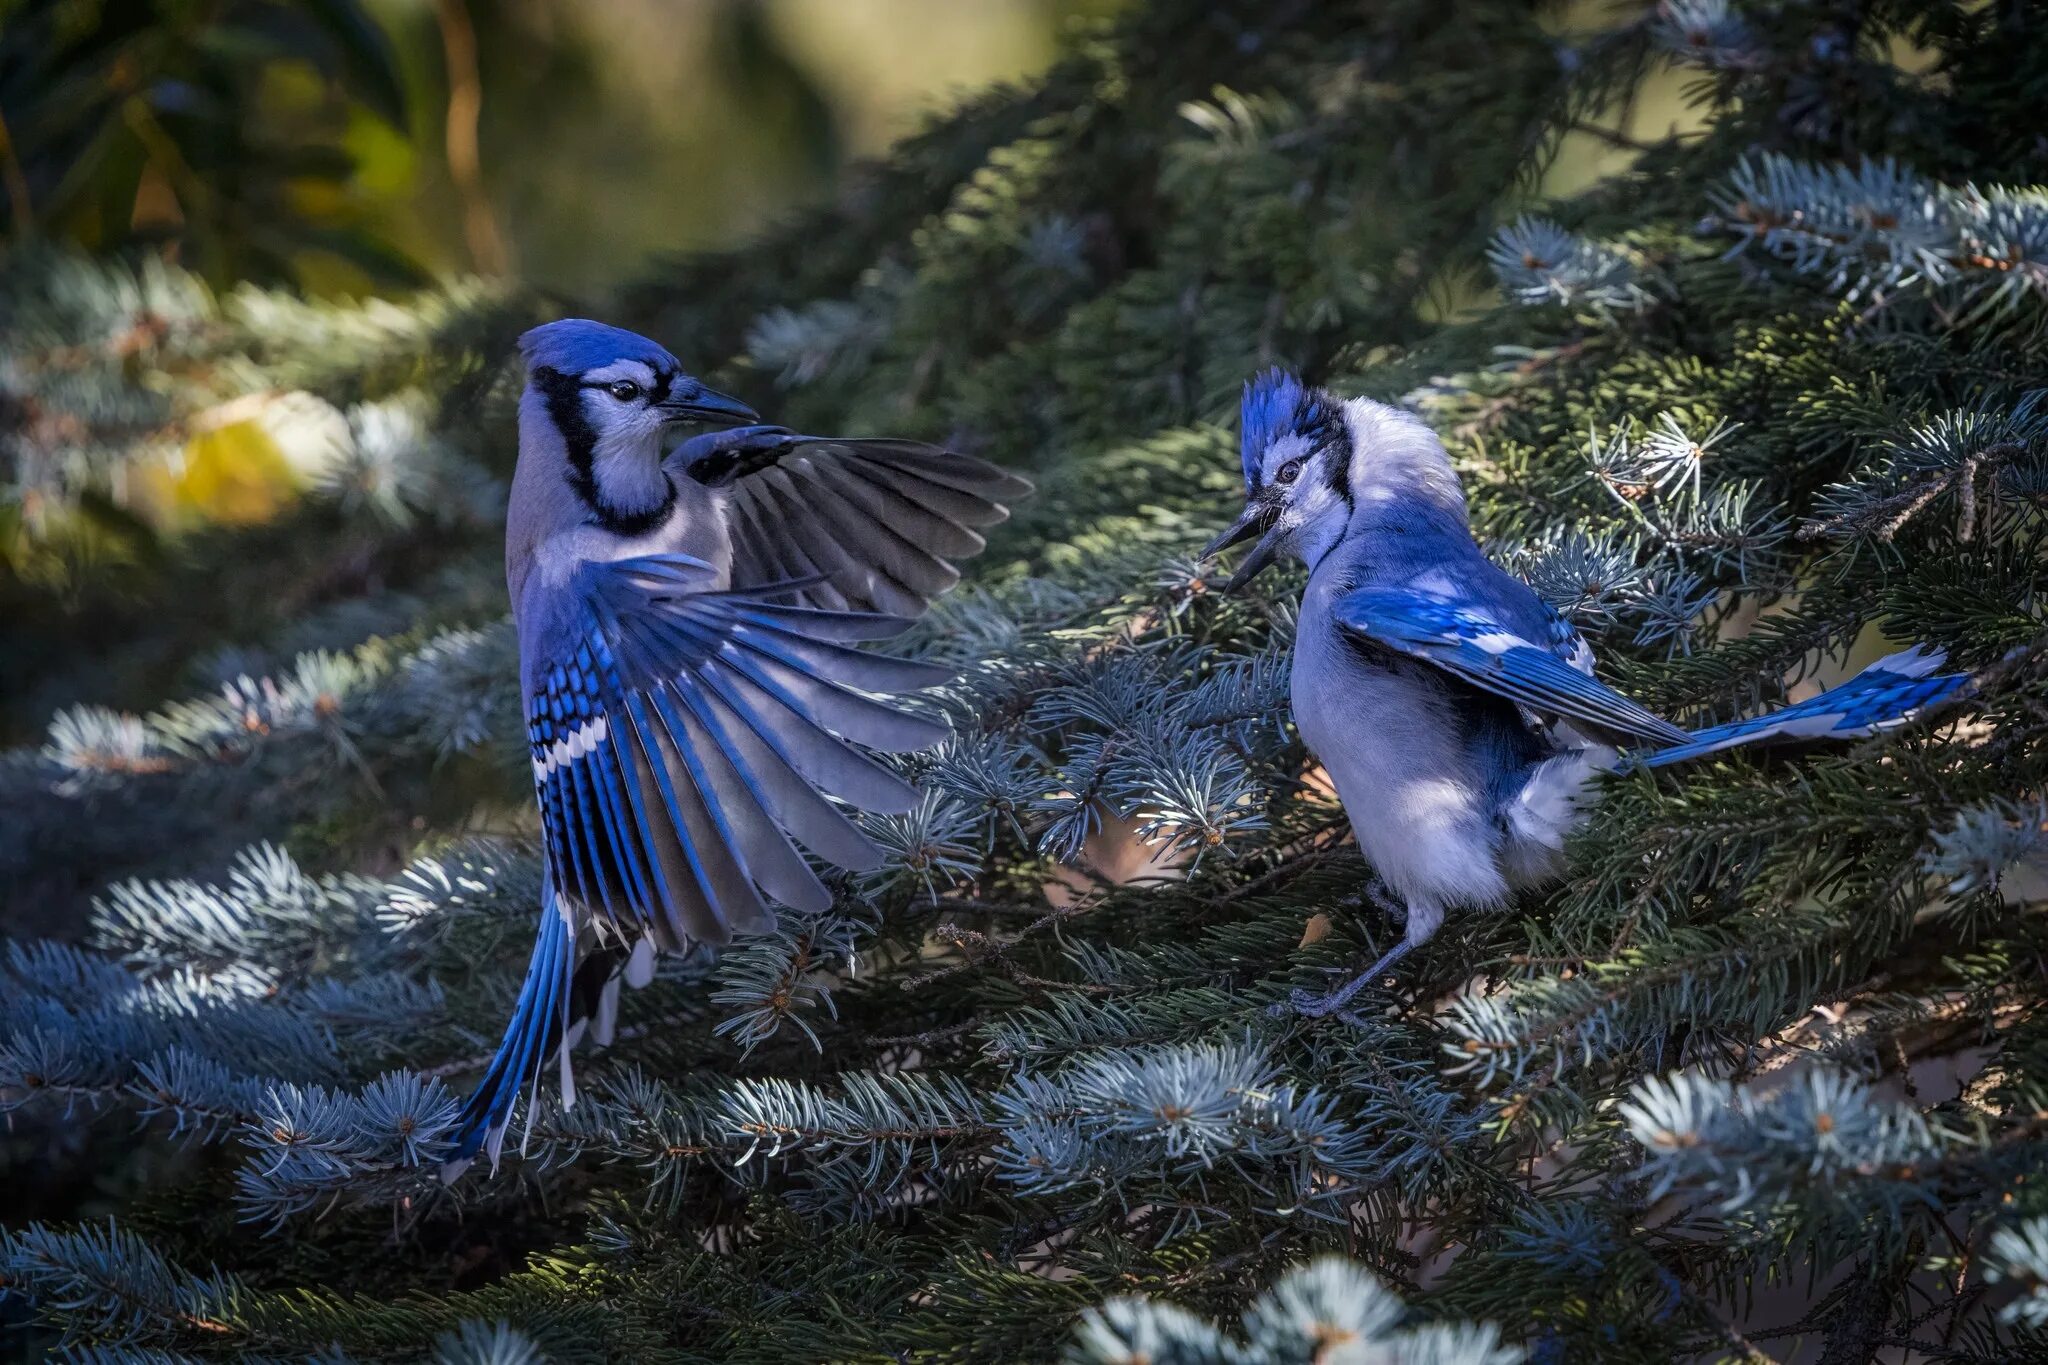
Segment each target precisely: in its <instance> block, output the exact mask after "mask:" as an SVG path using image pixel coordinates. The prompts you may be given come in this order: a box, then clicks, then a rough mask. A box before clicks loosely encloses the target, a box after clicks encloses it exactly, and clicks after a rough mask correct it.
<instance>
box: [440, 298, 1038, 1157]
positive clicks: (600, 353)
mask: <svg viewBox="0 0 2048 1365" xmlns="http://www.w3.org/2000/svg"><path fill="white" fill-rule="evenodd" d="M519 345H520V350H521V352H522V353H523V355H524V357H525V361H526V389H525V392H524V394H523V395H522V396H521V398H520V402H519V464H518V468H517V469H516V471H515V472H514V474H513V478H512V495H511V506H510V508H509V511H508V514H507V518H506V528H505V583H506V587H507V588H508V589H509V590H510V592H511V596H512V614H513V619H514V621H515V623H516V624H517V626H518V630H519V674H520V678H519V680H520V685H521V689H522V695H523V696H524V698H525V705H526V719H527V734H528V740H529V744H530V749H531V754H532V760H533V783H534V790H535V793H536V794H537V796H538V798H539V802H540V814H541V831H542V858H543V864H544V869H543V877H542V891H541V923H540V933H539V936H538V941H537V942H536V944H535V946H534V951H533V960H532V964H531V966H530V967H529V968H528V971H527V976H526V981H525V984H524V986H523V987H522V988H521V990H520V993H519V999H518V1003H517V1004H516V1005H515V1006H514V1008H513V1013H512V1019H511V1022H510V1023H509V1024H508V1025H507V1027H506V1030H505V1037H504V1041H503V1042H502V1044H500V1046H499V1049H498V1052H497V1055H496V1057H495V1058H493V1060H492V1061H491V1064H490V1067H489V1069H488V1070H487V1071H486V1073H485V1075H484V1078H483V1080H482V1081H481V1082H480V1083H479V1084H478V1086H477V1089H476V1091H475V1093H474V1094H473V1095H472V1096H471V1097H470V1100H469V1104H468V1107H467V1108H466V1109H465V1110H464V1112H463V1117H462V1122H461V1125H460V1128H459V1135H458V1140H457V1144H456V1149H455V1152H454V1159H453V1160H452V1161H451V1162H450V1164H449V1167H448V1170H447V1174H448V1176H449V1178H450V1179H453V1178H454V1177H455V1176H457V1175H459V1174H460V1173H461V1171H462V1170H463V1169H464V1168H465V1167H466V1166H467V1165H468V1164H469V1161H470V1160H471V1159H472V1158H474V1156H475V1154H476V1153H477V1152H478V1151H480V1150H481V1151H485V1152H488V1154H489V1155H490V1157H491V1160H492V1163H493V1164H494V1165H495V1164H496V1162H497V1159H498V1154H499V1151H500V1149H501V1147H502V1145H503V1142H504V1136H505V1129H506V1125H507V1121H508V1119H509V1117H510V1115H511V1112H512V1109H513V1107H514V1105H515V1104H516V1103H517V1100H518V1098H519V1095H520V1092H521V1091H522V1090H523V1089H525V1087H526V1086H527V1085H528V1084H529V1083H532V1082H533V1081H535V1080H536V1078H537V1076H538V1075H539V1073H540V1072H541V1071H542V1070H543V1069H544V1068H548V1067H553V1068H554V1069H555V1070H557V1071H558V1072H559V1074H560V1079H561V1089H562V1101H563V1103H564V1105H568V1104H571V1103H573V1102H574V1089H573V1084H572V1081H571V1076H570V1070H569V1052H570V1049H571V1048H572V1047H573V1046H574V1045H575V1043H576V1042H577V1040H578V1038H579V1037H580V1036H581V1035H582V1034H583V1033H584V1032H586V1031H588V1032H589V1033H590V1034H591V1035H592V1036H593V1037H594V1038H595V1039H596V1040H597V1041H598V1042H600V1043H603V1042H607V1041H609V1040H610V1037H611V1033H612V1029H613V1025H614V1021H615V1019H616V1017H617V1009H618V994H619V987H620V985H621V983H622V982H623V983H624V984H627V985H633V986H640V985H645V984H646V982H647V981H648V980H649V979H650V978H651V976H652V975H653V970H654V954H655V953H656V952H657V951H663V952H679V951H682V950H684V949H685V948H687V947H689V946H690V945H691V944H695V943H725V942H727V941H728V940H729V939H730V938H731V937H732V935H733V934H735V933H759V932H763V931H766V930H769V929H772V928H773V927H774V924H775V910H774V907H775V905H777V904H781V905H787V906H793V907H796V908H799V909H805V910H823V909H824V908H826V907H827V906H828V905H829V904H830V903H831V895H830V892H829V891H828V890H827V889H826V887H825V884H824V883H823V882H822V881H821V880H819V877H818V874H817V872H816V871H815V870H814V869H813V868H812V866H811V864H810V861H809V860H808V859H806V858H805V856H804V854H803V853H802V852H800V851H799V847H801V848H802V849H805V850H808V851H809V852H810V853H811V854H812V855H815V857H816V858H818V859H819V860H821V861H823V862H826V863H830V864H833V865H836V866H838V867H842V868H847V869H850V870H854V871H862V870H869V869H872V868H874V867H876V866H878V865H879V864H880V862H881V853H880V850H878V849H877V848H876V847H875V846H874V844H872V843H871V842H869V840H868V839H867V838H866V837H865V836H864V835H863V834H862V833H861V832H860V830H859V828H858V827H857V826H855V825H854V823H853V822H852V821H851V820H849V819H848V817H847V810H848V809H849V808H852V809H857V810H863V811H874V812H890V813H901V812H904V811H907V810H909V809H910V808H911V807H912V805H913V804H914V803H915V801H916V799H917V792H916V791H915V789H914V788H912V787H911V786H910V785H909V784H908V783H906V782H904V781H903V779H902V778H901V777H899V776H897V775H896V773H894V772H893V771H891V770H890V769H889V768H887V767H885V766H884V765H882V764H881V763H878V762H877V761H876V760H875V759H873V758H872V757H870V756H869V755H868V753H867V752H866V751H867V750H879V751H885V752H888V751H894V752H905V751H911V750H917V749H922V748H925V747H928V746H930V745H932V744H935V743H937V742H938V741H939V740H941V739H943V738H944V737H945V735H946V733H947V731H946V727H945V726H944V725H943V724H941V723H939V722H937V721H934V720H931V719H929V718H927V717H924V716H920V715H914V714H911V713H909V712H906V711H904V710H901V709H899V708H898V707H895V706H892V705H890V704H888V703H887V702H886V701H884V700H882V699H881V698H883V697H885V696H888V695H890V694H902V693H909V692H915V691H917V690H918V689H921V688H925V687H929V686H931V685H933V684H934V683H937V682H941V681H943V680H944V679H945V678H946V676H947V674H946V672H945V671H944V670H941V669H937V668H933V667H931V666H929V665H926V664H922V663H914V662H910V661H907V660H902V659H895V658H890V657H888V656H886V655H882V654H876V653H872V652H868V651H863V650H860V649H857V648H854V647H853V646H854V644H855V643H856V642H859V641H866V640H878V639H884V638H887V637H888V636H891V635H894V634H896V633H897V632H899V631H901V630H902V629H903V628H904V627H905V626H907V625H909V624H910V621H911V619H912V618H914V617H916V616H917V615H918V614H919V613H921V612H923V611H924V609H925V608H926V607H927V606H928V605H929V604H930V602H931V600H932V598H934V597H936V596H937V595H938V594H940V593H942V592H944V591H945V590H946V589H947V588H949V587H951V586H952V585H953V584H954V583H955V582H956V581H957V580H958V578H959V573H958V571H957V570H956V569H955V568H954V567H953V562H952V561H954V560H957V559H961V558H964V557H966V556H968V555H972V554H975V553H977V552H978V551H980V550H981V548H982V545H983V542H982V538H981V537H980V536H979V535H978V534H976V532H975V530H974V528H976V527H979V526H987V525H990V524H992V523H995V522H998V521H1001V520H1002V519H1003V518H1004V517H1006V516H1007V515H1008V512H1007V510H1006V509H1005V507H1004V502H1005V500H1007V499H1011V498H1015V497H1018V496H1021V495H1022V494H1024V493H1026V492H1028V491H1030V485H1029V484H1027V483H1025V482H1024V481H1023V480H1022V479H1019V478H1016V477H1015V476H1013V475H1010V474H1008V473H1005V472H1004V471H1002V470H1000V469H997V468H995V467H994V466H992V465H989V464H985V463H983V462H982V461H980V460H975V459H971V458H969V457H967V456H963V455H957V454H953V453H951V452H948V451H945V450H941V449H939V448H937V447H935V446H929V445H924V444H921V443H919V442H915V441H898V440H852V439H828V438H821V437H816V436H803V435H799V434H797V433H795V432H792V431H788V430H785V429H783V428H781V427H774V426H763V425H757V424H756V417H755V414H754V412H753V411H752V410H751V409H749V408H748V407H747V406H746V405H745V404H743V403H740V402H738V401H737V400H735V399H732V398H728V397H726V396H725V395H723V394H720V393H715V392H713V391H712V390H710V389H708V388H706V387H705V386H704V385H702V384H700V383H699V382H697V381H696V380H695V379H693V378H691V377H690V376H689V375H687V374H685V373H684V372H683V368H682V366H681V364H680V363H678V361H677V360H676V358H675V357H674V356H673V355H670V354H669V353H668V352H667V351H666V350H664V349H662V347H660V346H658V345H656V344H655V343H654V342H652V341H649V340H648V339H647V338H645V337H642V336H637V335H635V334H634V333H632V332H627V331H621V330H620V329H618V328H616V327H607V326H604V325H603V324H601V323H596V322H589V321H585V320H582V319H570V320H567V321H563V322H555V323H550V324H548V325H547V326H544V327H537V328H535V329H534V330H532V331H530V332H528V333H527V334H526V335H525V336H523V337H521V338H520V343H519ZM683 422H709V423H719V424H735V423H743V424H745V425H731V426H730V429H728V430H722V431H713V432H709V433H707V434H704V435H701V436H698V437H695V438H693V439H691V440H687V441H684V442H682V443H681V444H680V445H679V446H677V447H676V448H675V449H674V451H673V452H669V453H665V452H664V446H665V443H666V438H667V436H668V434H669V432H670V431H671V430H673V428H674V427H675V426H676V424H678V423H683Z"/></svg>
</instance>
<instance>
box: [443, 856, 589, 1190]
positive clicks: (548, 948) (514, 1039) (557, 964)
mask: <svg viewBox="0 0 2048 1365" xmlns="http://www.w3.org/2000/svg"><path fill="white" fill-rule="evenodd" d="M543 886H544V888H545V889H544V890H543V891H542V893H541V923H540V934H539V936H538V938H537V939H536V940H535V942H534V945H533V960H532V962H531V963H530V964H529V965H528V966H527V969H526V982H525V984H524V985H522V986H521V987H520V988H519V1001H518V1003H517V1004H516V1005H514V1006H513V1008H512V1019H511V1022H510V1023H508V1024H506V1026H505V1038H504V1041H503V1042H501V1043H499V1044H498V1052H497V1055H496V1056H494V1057H493V1058H491V1064H490V1067H489V1068H488V1069H487V1070H486V1071H485V1072H484V1075H483V1079H482V1080H481V1081H479V1082H477V1087H476V1090H475V1091H474V1092H473V1093H472V1094H471V1095H470V1097H469V1103H468V1104H467V1105H465V1106H464V1107H463V1110H462V1120H461V1123H460V1126H459V1127H458V1128H457V1129H456V1134H457V1136H456V1143H455V1150H454V1151H453V1152H452V1153H451V1154H450V1156H449V1160H448V1161H447V1163H446V1164H445V1165H443V1166H442V1168H441V1176H442V1179H443V1180H446V1181H449V1182H451V1183H452V1182H453V1181H455V1180H457V1179H459V1178H460V1177H461V1175H462V1173H463V1172H464V1171H466V1170H468V1169H469V1166H470V1163H471V1162H473V1161H474V1160H476V1155H477V1153H478V1152H479V1151H481V1152H483V1153H485V1154H486V1155H488V1156H489V1157H490V1159H491V1169H492V1170H496V1169H497V1168H498V1155H499V1153H500V1152H501V1151H502V1150H503V1148H504V1145H505V1128H506V1125H507V1124H508V1123H510V1121H511V1118H512V1110H513V1108H514V1106H516V1105H517V1104H518V1102H519V1092H520V1091H521V1090H523V1089H525V1088H526V1086H527V1085H528V1084H530V1083H532V1082H535V1081H537V1080H538V1079H539V1075H540V1071H541V1067H542V1066H543V1065H544V1063H545V1061H546V1059H547V1056H548V1051H549V1048H550V1047H551V1046H554V1045H555V1044H557V1043H558V1041H559V1040H562V1039H564V1038H566V1037H567V1036H568V1015H569V996H570V990H571V981H572V978H573V976H574V973H575V966H576V931H575V930H574V928H572V927H571V925H570V924H569V918H568V915H567V913H566V911H565V907H564V906H563V905H562V903H561V901H560V899H559V898H558V897H557V896H556V894H555V891H554V887H553V885H552V879H549V880H547V881H544V882H543ZM560 1051H561V1054H562V1067H563V1072H562V1075H563V1081H562V1084H563V1101H564V1103H565V1104H566V1103H568V1102H569V1101H570V1100H571V1099H573V1092H572V1091H571V1090H570V1088H569V1086H570V1083H569V1079H568V1049H567V1047H562V1048H561V1049H560Z"/></svg>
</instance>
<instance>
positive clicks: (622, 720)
mask: <svg viewBox="0 0 2048 1365" xmlns="http://www.w3.org/2000/svg"><path fill="white" fill-rule="evenodd" d="M715 577H716V571H715V570H714V569H713V567H712V566H711V565H709V564H707V563H705V562H703V561H702V560H698V559H693V558H691V557H689V556H687V555H649V556H644V557H641V558H636V559H625V560H619V561H616V562H613V563H587V564H584V565H582V566H581V567H580V568H579V569H578V570H577V571H576V575H575V578H574V580H573V581H572V583H571V584H570V585H568V589H567V590H563V589H562V588H560V587H556V588H554V589H551V590H548V591H546V592H545V593H538V594H535V596H536V597H537V598H544V599H545V605H544V606H543V607H542V608H541V611H542V613H543V614H542V615H541V617H540V618H539V619H537V620H535V619H529V621H528V623H527V626H528V628H527V629H525V630H523V631H522V638H521V648H522V650H524V651H527V654H526V657H525V658H524V659H523V661H522V663H523V665H524V666H523V670H522V671H523V673H524V676H525V677H526V680H527V720H528V734H529V739H530V742H531V746H532V754H533V777H534V786H535V789H536V791H537V793H538V795H539V799H540V809H541V824H542V828H543V834H544V837H545V842H546V849H547V862H548V866H549V874H550V876H551V877H552V878H553V879H554V884H555V886H556V888H557V889H558V890H559V891H561V892H563V893H566V895H567V896H568V897H569V898H570V899H571V901H572V903H574V904H576V905H580V906H581V907H583V908H585V909H587V910H588V911H589V912H590V913H592V914H594V915H598V916H601V917H602V918H603V919H604V920H605V921H608V922H609V924H610V926H611V927H612V928H614V929H616V930H618V931H620V932H621V934H622V935H623V936H625V937H628V938H638V937H643V936H651V937H652V938H653V939H654V941H655V942H656V943H657V944H658V945H660V946H662V947H664V948H676V947H680V946H682V945H683V944H685V943H687V942H692V941H699V940H709V941H712V942H720V943H722V942H724V941H726V940H727V939H728V938H730V937H731V934H732V932H733V931H734V930H735V929H740V930H759V929H765V928H768V927H770V926H772V925H773V923H774V915H773V913H772V911H771V910H770V909H769V906H768V902H770V901H779V902H781V903H783V904H786V905H792V906H796V907H799V908H814V909H823V908H824V907H825V906H826V905H828V904H829V903H830V899H831V898H830V895H829V893H828V892H827V891H826V889H825V887H824V885H823V884H822V883H821V882H820V881H819V880H818V877H817V874H816V873H815V872H813V871H812V870H811V867H810V865H809V864H808V863H807V862H806V860H805V859H804V857H803V856H802V855H801V854H800V853H799V852H798V849H797V846H798V845H802V846H803V847H804V848H806V849H808V850H810V851H811V852H812V853H814V854H816V855H817V856H818V857H820V858H822V859H824V860H825V861H827V862H830V863H834V864H837V865H838V866H841V867H845V868H849V869H853V870H865V869H868V868H872V867H874V866H876V865H877V864H878V863H879V861H880V856H881V855H880V853H879V851H878V850H877V849H876V848H875V847H874V845H873V844H871V843H870V842H869V841H868V840H867V839H866V838H865V837H863V836H862V835H861V833H860V832H859V831H858V830H857V829H856V828H855V827H854V826H853V824H852V823H851V822H850V821H849V820H848V819H847V818H846V816H845V815H844V814H843V813H842V812H841V810H840V809H839V808H838V807H837V806H835V805H834V804H833V803H832V802H831V801H828V800H826V799H825V796H824V795H821V794H820V793H821V792H822V793H826V794H829V795H830V796H833V797H837V798H838V799H839V800H841V801H843V802H845V803H847V804H848V805H851V806H855V807H858V808H860V809H862V810H870V811H886V812H902V811H906V810H908V809H910V807H911V806H912V805H913V804H914V803H915V800H916V796H917V793H916V791H915V789H913V788H912V787H911V786H909V785H908V784H907V783H905V782H904V781H903V780H902V779H901V778H899V777H897V776H896V775H895V774H894V773H893V772H891V771H890V770H889V769H888V768H886V767H884V766H883V765H881V764H880V763H878V762H876V761H875V760H874V759H873V758H871V757H869V756H868V755H867V754H866V753H864V752H862V749H861V748H859V747H856V745H859V746H864V747H865V748H868V749H879V750H888V751H905V750H912V749H921V748H924V747H926V746H928V745H931V744H934V743H937V742H938V741H939V740H940V739H942V738H944V736H945V734H946V729H945V727H944V726H943V725H942V724H940V723H938V722H935V721H932V720H928V719H925V718H923V717H919V716H913V715H910V714H907V713H905V712H903V711H900V710H898V709H896V708H895V707H892V706H890V705H888V704H886V703H885V702H883V701H881V700H878V699H877V697H876V696H875V695H874V694H887V693H893V692H907V691H911V690H914V689H917V688H923V687H929V686H931V685H932V684H934V683H937V682H941V681H943V680H944V679H945V678H946V677H947V676H948V674H947V673H946V671H945V670H943V669H938V668H933V667H931V666H930V665H927V664H921V663H913V662H909V661H907V660H902V659H892V658H889V657H887V656H884V655H879V654H873V653H868V652H865V651H862V650H858V649H854V648H851V647H850V643H849V642H852V641H857V640H873V639H882V638H886V637H887V636H890V635H893V634H895V633H897V632H898V631H900V630H901V629H902V628H903V627H904V626H905V625H906V624H907V622H905V621H904V620H903V619H901V618H899V617H890V616H881V615H876V614H872V613H846V612H824V611H818V610H815V609H811V608H805V607H799V606H791V605H789V604H788V603H787V601H786V600H784V599H786V598H788V597H789V596H791V595H792V593H793V591H794V590H795V589H794V587H793V586H792V585H768V586H760V585H756V586H752V587H748V588H743V589H736V590H733V591H723V592H721V591H707V590H706V586H707V585H708V584H709V583H710V582H712V581H714V579H715ZM848 741H852V742H851V743H849V742H848Z"/></svg>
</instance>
